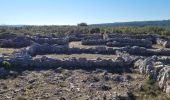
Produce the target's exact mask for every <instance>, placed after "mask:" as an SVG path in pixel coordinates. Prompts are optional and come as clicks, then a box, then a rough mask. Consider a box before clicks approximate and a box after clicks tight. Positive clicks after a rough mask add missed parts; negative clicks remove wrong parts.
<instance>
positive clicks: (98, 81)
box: [0, 68, 168, 100]
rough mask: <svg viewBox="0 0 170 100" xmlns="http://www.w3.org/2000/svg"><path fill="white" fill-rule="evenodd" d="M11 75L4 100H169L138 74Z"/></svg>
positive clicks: (3, 85) (0, 93)
mask: <svg viewBox="0 0 170 100" xmlns="http://www.w3.org/2000/svg"><path fill="white" fill-rule="evenodd" d="M11 73H13V74H11V76H9V77H7V79H0V97H1V98H0V99H2V100H119V99H118V98H121V99H123V100H124V99H125V100H133V99H139V100H166V99H168V98H167V97H166V95H165V94H164V93H163V92H161V90H159V89H158V88H157V87H156V85H155V86H152V85H150V84H152V83H151V82H150V81H148V80H146V79H147V78H146V77H145V76H143V75H141V74H138V73H133V74H132V73H121V74H120V73H119V74H118V73H109V72H107V71H105V70H99V69H97V70H93V71H86V70H67V69H62V68H57V69H52V70H39V71H38V70H37V71H23V72H22V74H19V75H18V74H17V73H15V72H11ZM16 75H18V76H16ZM149 82H150V83H149ZM149 89H152V90H149ZM154 89H155V90H154Z"/></svg>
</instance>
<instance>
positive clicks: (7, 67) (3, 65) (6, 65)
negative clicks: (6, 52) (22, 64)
mask: <svg viewBox="0 0 170 100" xmlns="http://www.w3.org/2000/svg"><path fill="white" fill-rule="evenodd" d="M10 66H11V64H10V63H9V62H8V61H3V62H2V67H4V68H5V69H7V70H9V69H10Z"/></svg>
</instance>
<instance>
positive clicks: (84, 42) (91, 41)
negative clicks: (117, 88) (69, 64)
mask: <svg viewBox="0 0 170 100" xmlns="http://www.w3.org/2000/svg"><path fill="white" fill-rule="evenodd" d="M81 43H82V45H106V43H107V41H106V40H103V39H86V40H82V41H81Z"/></svg>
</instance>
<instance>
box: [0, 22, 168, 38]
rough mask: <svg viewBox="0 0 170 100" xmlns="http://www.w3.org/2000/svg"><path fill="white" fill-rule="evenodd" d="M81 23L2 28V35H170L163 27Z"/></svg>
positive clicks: (0, 30) (0, 28)
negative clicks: (5, 33)
mask: <svg viewBox="0 0 170 100" xmlns="http://www.w3.org/2000/svg"><path fill="white" fill-rule="evenodd" d="M85 24H86V23H81V24H80V25H78V26H55V25H53V26H21V27H16V26H0V33H3V32H13V33H18V34H19V33H22V34H23V33H24V34H30V35H34V34H36V33H41V34H42V35H51V36H62V35H64V34H69V33H85V34H93V33H101V34H102V33H125V34H128V33H131V34H153V33H154V34H160V35H170V27H162V26H93V25H89V26H86V25H87V24H86V25H85Z"/></svg>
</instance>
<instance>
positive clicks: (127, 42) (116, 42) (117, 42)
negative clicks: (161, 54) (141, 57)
mask: <svg viewBox="0 0 170 100" xmlns="http://www.w3.org/2000/svg"><path fill="white" fill-rule="evenodd" d="M107 41H108V42H107V44H106V45H107V46H111V47H124V46H140V47H146V48H151V47H152V42H151V41H149V40H146V39H130V38H112V39H108V40H107Z"/></svg>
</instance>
